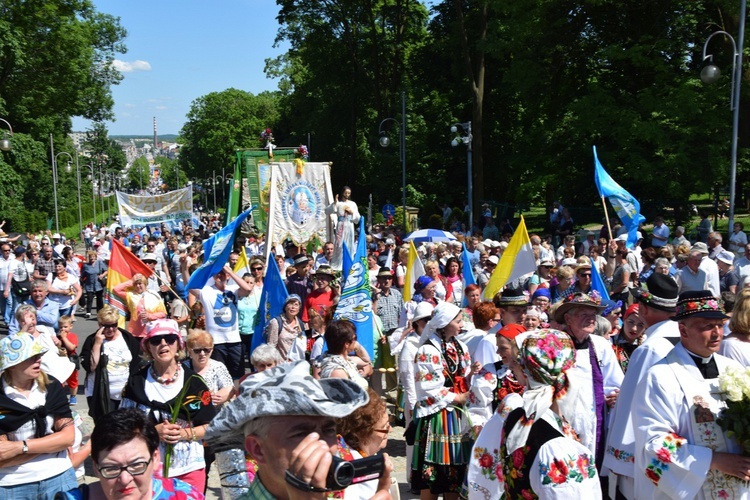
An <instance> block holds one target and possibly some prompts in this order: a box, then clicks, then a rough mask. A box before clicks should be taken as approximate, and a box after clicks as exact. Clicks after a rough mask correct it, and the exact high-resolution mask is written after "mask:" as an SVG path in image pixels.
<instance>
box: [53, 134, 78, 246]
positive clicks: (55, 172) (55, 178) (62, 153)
mask: <svg viewBox="0 0 750 500" xmlns="http://www.w3.org/2000/svg"><path fill="white" fill-rule="evenodd" d="M49 140H50V146H51V147H52V148H53V149H52V152H53V153H54V151H55V150H54V145H53V144H52V134H50V135H49ZM61 155H67V157H68V158H69V159H68V164H67V166H66V167H65V171H66V172H70V171H71V170H72V167H71V166H70V164H71V163H72V162H73V156H72V155H71V154H70V153H68V152H67V151H60V152H59V153H57V154H56V155H54V156H53V157H52V189H53V191H54V194H55V232H56V233H59V232H60V215H59V213H58V209H57V182H58V178H57V158H58V157H59V156H61Z"/></svg>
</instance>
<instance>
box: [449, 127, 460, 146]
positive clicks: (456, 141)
mask: <svg viewBox="0 0 750 500" xmlns="http://www.w3.org/2000/svg"><path fill="white" fill-rule="evenodd" d="M454 128H455V127H454ZM451 146H453V147H454V148H455V147H456V146H458V137H454V138H453V140H452V141H451Z"/></svg>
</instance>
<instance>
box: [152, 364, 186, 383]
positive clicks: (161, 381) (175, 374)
mask: <svg viewBox="0 0 750 500" xmlns="http://www.w3.org/2000/svg"><path fill="white" fill-rule="evenodd" d="M150 370H151V376H152V377H153V379H154V380H156V381H157V382H159V383H160V384H163V385H169V384H173V383H174V382H175V381H176V380H177V377H179V375H180V365H179V363H178V364H177V369H176V370H175V372H174V375H172V377H171V378H166V379H165V378H162V377H160V376H158V375H157V374H156V371H155V370H154V365H151V368H150Z"/></svg>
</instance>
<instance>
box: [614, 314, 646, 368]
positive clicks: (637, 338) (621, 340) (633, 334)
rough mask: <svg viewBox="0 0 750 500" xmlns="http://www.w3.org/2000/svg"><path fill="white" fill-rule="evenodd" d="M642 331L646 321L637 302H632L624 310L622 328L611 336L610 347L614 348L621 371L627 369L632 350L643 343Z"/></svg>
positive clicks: (644, 329) (644, 328)
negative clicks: (639, 310)
mask: <svg viewBox="0 0 750 500" xmlns="http://www.w3.org/2000/svg"><path fill="white" fill-rule="evenodd" d="M644 331H646V322H645V321H644V320H643V318H641V315H640V314H639V312H638V304H633V305H632V306H630V307H628V308H627V310H626V311H625V316H624V318H623V323H622V330H620V333H618V334H617V335H616V336H614V337H612V348H613V349H614V350H615V356H616V357H617V361H618V362H619V363H620V368H622V372H623V373H627V371H628V363H629V362H630V357H631V356H632V355H633V351H635V348H636V347H638V346H639V345H641V344H642V343H643V341H644V338H643V332H644Z"/></svg>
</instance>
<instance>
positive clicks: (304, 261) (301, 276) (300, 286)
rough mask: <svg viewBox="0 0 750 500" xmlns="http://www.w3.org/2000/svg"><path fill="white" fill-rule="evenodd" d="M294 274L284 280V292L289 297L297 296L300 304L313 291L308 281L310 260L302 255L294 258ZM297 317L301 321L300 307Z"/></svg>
mask: <svg viewBox="0 0 750 500" xmlns="http://www.w3.org/2000/svg"><path fill="white" fill-rule="evenodd" d="M294 269H295V273H294V274H292V275H291V276H289V277H288V278H287V279H286V291H287V292H289V295H292V294H297V295H299V296H300V299H301V300H302V304H304V303H305V299H307V294H308V293H310V292H312V290H313V280H312V279H310V277H309V276H308V273H309V272H310V259H308V258H307V256H306V255H304V254H301V253H300V254H297V255H295V256H294ZM299 317H300V319H302V308H301V307H300V311H299Z"/></svg>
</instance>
